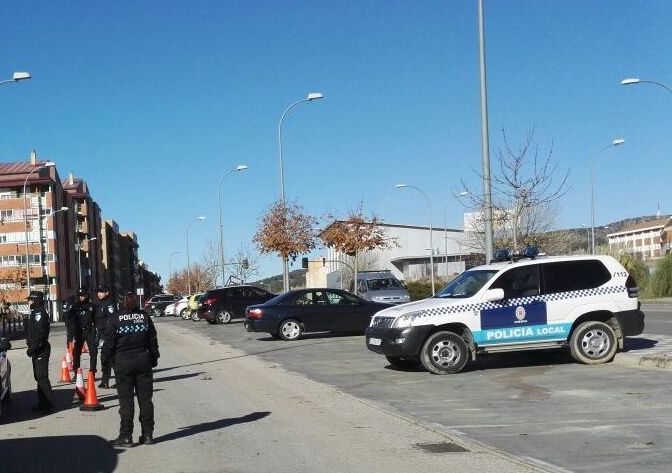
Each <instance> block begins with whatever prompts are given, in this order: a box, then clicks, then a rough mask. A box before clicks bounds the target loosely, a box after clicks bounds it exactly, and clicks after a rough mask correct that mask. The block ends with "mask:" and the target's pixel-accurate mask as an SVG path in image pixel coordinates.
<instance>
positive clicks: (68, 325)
mask: <svg viewBox="0 0 672 473" xmlns="http://www.w3.org/2000/svg"><path fill="white" fill-rule="evenodd" d="M74 305H75V298H74V297H69V298H67V299H66V300H64V301H63V321H64V322H65V331H66V340H65V341H66V343H67V346H68V347H69V346H70V342H74V341H75V314H74V312H73V310H72V308H73V306H74Z"/></svg>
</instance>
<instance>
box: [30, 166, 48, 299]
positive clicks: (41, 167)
mask: <svg viewBox="0 0 672 473" xmlns="http://www.w3.org/2000/svg"><path fill="white" fill-rule="evenodd" d="M53 166H56V164H55V163H54V162H53V161H46V162H45V163H44V164H41V165H35V167H34V168H33V169H32V170H31V171H30V172H29V173H28V175H27V176H26V180H25V181H24V182H23V223H24V226H25V232H24V233H25V234H24V237H25V238H26V287H27V288H28V292H29V293H30V258H29V246H28V206H27V205H26V200H27V195H26V187H27V186H28V179H30V176H32V174H33V173H34V172H35V171H39V170H40V169H43V168H46V167H53Z"/></svg>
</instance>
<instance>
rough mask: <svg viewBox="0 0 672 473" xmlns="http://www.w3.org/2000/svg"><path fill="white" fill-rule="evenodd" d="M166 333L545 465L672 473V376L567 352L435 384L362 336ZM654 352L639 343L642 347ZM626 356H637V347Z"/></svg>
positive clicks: (663, 323) (215, 330)
mask: <svg viewBox="0 0 672 473" xmlns="http://www.w3.org/2000/svg"><path fill="white" fill-rule="evenodd" d="M665 317H666V316H665V312H659V311H658V310H656V311H649V312H647V322H649V321H650V322H651V323H650V325H647V330H646V331H647V332H649V331H650V329H651V327H654V329H655V330H661V331H664V330H665V329H666V327H667V326H668V321H667V320H665ZM164 323H165V324H176V325H180V326H182V327H184V328H185V329H187V330H189V331H194V332H195V333H199V334H203V335H206V336H207V337H209V338H210V339H211V340H213V341H219V342H223V343H225V344H226V345H230V346H233V347H235V348H237V349H240V350H243V351H244V352H246V353H250V354H256V355H257V356H259V357H261V358H262V359H264V360H266V361H268V362H271V363H277V364H279V365H281V366H283V367H285V368H286V369H288V370H290V371H292V372H296V373H300V374H303V375H305V376H307V377H309V378H310V379H314V380H317V381H319V382H321V383H324V384H327V385H330V386H334V387H336V388H337V389H339V390H342V391H344V392H346V393H350V394H352V395H354V396H357V397H359V398H362V399H365V400H368V401H369V402H372V403H375V404H376V405H379V406H382V407H383V408H385V409H391V410H392V411H394V412H397V413H399V414H400V415H403V416H408V417H410V418H414V419H417V420H418V421H420V422H422V423H424V424H426V425H432V426H435V427H437V428H440V429H442V430H444V431H446V432H450V433H457V434H464V435H466V436H467V437H468V438H471V439H475V440H477V441H479V442H483V443H485V444H488V445H492V446H494V447H496V448H499V449H502V450H503V451H506V452H509V453H511V454H513V455H516V456H517V457H521V458H526V459H529V460H531V461H538V462H539V463H541V464H544V463H548V464H551V465H554V466H555V467H558V468H562V469H566V470H570V471H577V472H592V473H595V472H605V473H606V472H609V473H613V472H624V473H625V472H631V471H637V472H661V471H672V436H670V435H669V432H670V431H672V409H671V408H672V401H671V397H670V388H672V372H670V371H669V370H660V369H645V368H632V367H629V366H625V365H622V364H619V363H612V364H606V365H597V366H584V365H578V364H575V363H573V361H572V360H571V358H569V356H568V355H567V354H566V353H564V352H547V351H538V352H524V353H519V354H505V355H491V356H488V357H483V358H481V359H480V360H479V361H477V362H476V363H474V364H472V365H471V366H470V367H469V368H468V369H467V371H465V372H463V373H460V374H458V375H452V376H433V375H430V374H428V373H426V372H424V371H422V370H410V371H396V370H394V369H392V368H391V367H389V366H386V362H385V359H384V357H382V356H379V355H376V354H374V353H372V352H369V351H368V350H367V349H366V347H365V345H364V337H363V336H361V335H358V336H334V335H328V334H327V335H309V336H307V337H306V338H305V339H303V340H299V341H297V342H283V341H278V340H274V339H272V338H270V337H267V336H265V335H264V334H256V333H248V332H246V331H245V330H244V328H243V326H242V323H240V322H238V321H236V322H234V323H232V324H231V325H227V326H222V325H215V326H213V325H208V324H206V323H204V322H199V323H194V322H191V321H182V320H177V319H163V320H160V321H159V325H160V324H164ZM658 327H660V328H658ZM663 333H665V332H663ZM655 343H656V341H655V340H647V339H640V340H639V343H638V344H637V347H639V346H643V347H646V346H652V345H655ZM626 348H628V347H627V346H626ZM629 348H630V349H631V351H630V352H631V353H632V350H633V345H632V344H631V345H630V346H629ZM636 349H637V348H634V350H636Z"/></svg>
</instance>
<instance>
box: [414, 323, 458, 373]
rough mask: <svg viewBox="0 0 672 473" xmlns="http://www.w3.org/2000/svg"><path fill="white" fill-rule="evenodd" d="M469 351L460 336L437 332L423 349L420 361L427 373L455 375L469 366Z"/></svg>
mask: <svg viewBox="0 0 672 473" xmlns="http://www.w3.org/2000/svg"><path fill="white" fill-rule="evenodd" d="M468 357H469V349H468V348H467V344H466V343H465V341H464V340H463V339H462V337H460V336H459V335H458V334H456V333H453V332H437V333H435V334H433V335H432V336H430V337H429V338H428V339H427V341H426V342H425V344H424V345H423V347H422V354H421V356H420V361H421V362H422V366H424V367H425V369H426V370H427V371H429V372H430V373H434V374H453V373H458V372H460V371H462V369H463V368H464V366H465V365H466V364H467V360H468Z"/></svg>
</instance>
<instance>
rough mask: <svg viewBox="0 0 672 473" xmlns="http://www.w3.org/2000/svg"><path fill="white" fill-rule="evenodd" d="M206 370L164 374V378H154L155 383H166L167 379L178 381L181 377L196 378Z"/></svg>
mask: <svg viewBox="0 0 672 473" xmlns="http://www.w3.org/2000/svg"><path fill="white" fill-rule="evenodd" d="M204 373H205V371H198V372H196V373H187V374H176V375H174V376H164V377H163V378H154V382H155V383H165V382H166V381H177V380H180V379H187V378H194V377H196V376H199V375H202V374H204Z"/></svg>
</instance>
